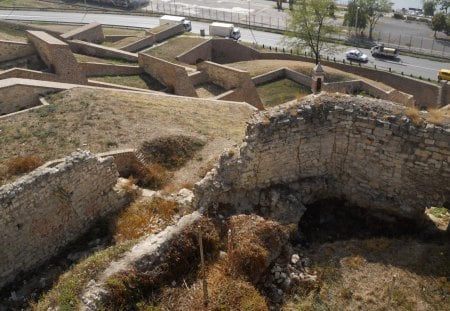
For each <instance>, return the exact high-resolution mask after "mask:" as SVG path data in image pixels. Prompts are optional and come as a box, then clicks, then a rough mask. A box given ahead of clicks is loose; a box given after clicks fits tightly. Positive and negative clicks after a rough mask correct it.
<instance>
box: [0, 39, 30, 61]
mask: <svg viewBox="0 0 450 311" xmlns="http://www.w3.org/2000/svg"><path fill="white" fill-rule="evenodd" d="M33 54H36V49H35V48H34V46H33V45H32V44H31V43H25V42H14V41H4V40H0V62H5V61H9V60H13V59H17V58H22V57H25V56H30V55H33Z"/></svg>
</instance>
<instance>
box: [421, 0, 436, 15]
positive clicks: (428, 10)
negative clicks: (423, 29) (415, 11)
mask: <svg viewBox="0 0 450 311" xmlns="http://www.w3.org/2000/svg"><path fill="white" fill-rule="evenodd" d="M434 10H436V2H434V0H428V1H425V2H424V3H423V14H425V15H426V16H433V15H434Z"/></svg>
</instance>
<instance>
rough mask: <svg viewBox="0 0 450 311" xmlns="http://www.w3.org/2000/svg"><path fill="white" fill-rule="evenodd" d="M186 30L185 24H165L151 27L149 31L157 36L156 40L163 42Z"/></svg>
mask: <svg viewBox="0 0 450 311" xmlns="http://www.w3.org/2000/svg"><path fill="white" fill-rule="evenodd" d="M184 31H185V29H184V25H183V24H176V25H170V24H169V25H164V26H160V27H157V28H156V29H151V30H150V31H149V32H148V33H151V34H153V35H154V36H155V39H156V42H163V41H164V40H167V39H169V38H171V37H174V36H176V35H180V34H183V33H184Z"/></svg>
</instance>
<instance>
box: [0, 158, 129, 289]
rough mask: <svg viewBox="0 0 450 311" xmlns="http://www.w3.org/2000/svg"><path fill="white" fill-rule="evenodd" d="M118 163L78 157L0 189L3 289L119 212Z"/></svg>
mask: <svg viewBox="0 0 450 311" xmlns="http://www.w3.org/2000/svg"><path fill="white" fill-rule="evenodd" d="M117 177H118V173H117V170H116V168H115V166H114V164H113V159H112V158H111V157H109V158H104V159H101V158H97V157H96V156H95V155H92V154H90V153H89V152H83V151H78V152H76V153H74V154H72V156H70V157H68V158H66V159H65V160H64V162H62V163H60V164H59V165H56V166H54V167H41V168H39V169H37V170H35V171H34V172H32V173H31V174H29V175H26V176H24V177H22V178H20V179H19V180H17V181H16V182H14V183H12V184H8V185H5V186H3V187H1V188H0V245H2V251H1V252H0V287H2V286H3V285H5V284H6V283H7V282H10V281H12V280H13V279H14V278H15V277H16V276H17V275H18V274H19V273H20V272H21V271H27V270H29V269H32V268H34V267H37V266H38V265H39V264H42V263H43V262H44V261H46V260H48V259H50V258H51V257H52V256H54V255H56V254H57V253H58V251H60V250H61V248H62V247H64V246H65V245H67V244H68V243H69V242H71V241H73V240H74V239H76V238H77V237H79V236H80V235H82V234H83V233H84V232H85V231H86V230H87V229H88V228H89V226H91V225H92V224H93V223H94V222H95V221H96V220H97V219H99V218H100V217H102V216H105V215H107V214H109V213H111V212H114V211H116V210H118V209H119V208H120V207H121V206H122V205H123V203H124V202H123V200H122V199H121V198H120V197H119V196H118V195H117V193H116V192H115V191H114V190H113V187H114V185H115V183H116V180H117Z"/></svg>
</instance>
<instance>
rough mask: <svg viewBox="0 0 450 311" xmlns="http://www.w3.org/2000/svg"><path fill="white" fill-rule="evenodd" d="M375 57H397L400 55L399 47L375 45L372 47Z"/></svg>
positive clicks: (371, 50) (371, 51)
mask: <svg viewBox="0 0 450 311" xmlns="http://www.w3.org/2000/svg"><path fill="white" fill-rule="evenodd" d="M370 53H371V54H372V56H373V57H379V56H381V57H390V58H397V57H398V55H399V51H398V49H395V48H388V47H385V46H384V45H383V44H378V45H375V46H374V47H372V48H371V49H370Z"/></svg>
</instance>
